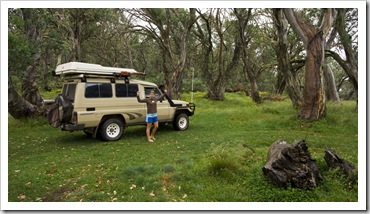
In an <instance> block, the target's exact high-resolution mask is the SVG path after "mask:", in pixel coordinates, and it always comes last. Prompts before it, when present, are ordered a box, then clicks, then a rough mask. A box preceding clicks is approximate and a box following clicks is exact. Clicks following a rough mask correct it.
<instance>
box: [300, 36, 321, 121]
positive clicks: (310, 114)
mask: <svg viewBox="0 0 370 214" xmlns="http://www.w3.org/2000/svg"><path fill="white" fill-rule="evenodd" d="M309 41H310V43H309V44H308V46H307V56H306V66H305V85H304V89H303V98H304V99H303V105H302V107H301V110H300V114H299V116H298V117H299V118H302V119H308V120H313V119H320V118H322V117H324V116H325V114H326V101H325V92H324V87H323V82H322V72H323V70H322V62H323V39H322V33H321V32H317V33H316V35H314V36H313V37H309Z"/></svg>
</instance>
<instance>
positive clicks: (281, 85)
mask: <svg viewBox="0 0 370 214" xmlns="http://www.w3.org/2000/svg"><path fill="white" fill-rule="evenodd" d="M285 87H286V81H285V79H284V77H283V74H282V72H281V70H280V69H279V73H278V74H277V80H276V84H275V93H276V94H279V95H282V94H283V93H284V91H285Z"/></svg>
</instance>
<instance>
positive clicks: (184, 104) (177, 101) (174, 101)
mask: <svg viewBox="0 0 370 214" xmlns="http://www.w3.org/2000/svg"><path fill="white" fill-rule="evenodd" d="M172 102H173V103H174V104H181V105H182V106H186V105H187V104H189V102H186V101H182V100H172Z"/></svg>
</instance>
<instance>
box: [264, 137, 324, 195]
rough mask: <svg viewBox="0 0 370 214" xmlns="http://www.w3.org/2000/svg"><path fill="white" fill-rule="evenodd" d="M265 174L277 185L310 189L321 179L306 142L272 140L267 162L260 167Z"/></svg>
mask: <svg viewBox="0 0 370 214" xmlns="http://www.w3.org/2000/svg"><path fill="white" fill-rule="evenodd" d="M262 171H263V173H264V174H265V176H266V177H267V178H268V179H269V180H270V181H272V182H273V183H274V184H275V185H277V186H279V187H286V186H287V185H288V184H291V186H292V187H298V188H306V189H312V188H314V187H316V186H317V184H318V181H320V180H322V177H321V174H320V171H319V169H318V167H317V165H316V160H315V159H313V158H312V157H311V155H310V152H309V151H308V147H307V143H306V142H305V141H304V140H302V141H299V142H298V141H296V142H294V143H293V144H288V143H286V142H285V141H276V142H274V143H273V144H272V145H271V147H270V149H269V152H268V162H267V163H266V165H265V166H264V167H263V168H262Z"/></svg>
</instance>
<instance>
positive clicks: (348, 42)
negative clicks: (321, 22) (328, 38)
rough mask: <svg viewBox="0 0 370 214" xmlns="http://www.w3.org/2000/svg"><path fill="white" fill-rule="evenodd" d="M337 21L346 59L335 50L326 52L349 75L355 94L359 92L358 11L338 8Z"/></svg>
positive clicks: (337, 28)
mask: <svg viewBox="0 0 370 214" xmlns="http://www.w3.org/2000/svg"><path fill="white" fill-rule="evenodd" d="M336 10H337V18H336V20H335V24H334V25H335V29H336V30H337V31H338V35H339V38H340V43H341V47H340V48H341V49H342V50H344V54H345V58H344V57H342V56H341V55H340V54H338V53H337V52H336V51H334V50H326V53H327V55H328V56H330V57H332V58H333V59H334V60H335V61H337V62H338V64H339V65H340V66H341V67H342V69H343V70H344V72H345V73H346V74H347V77H348V78H349V81H350V82H351V83H352V85H353V89H354V92H355V94H356V99H357V96H358V95H357V92H358V61H357V48H358V45H357V25H358V11H357V9H348V8H347V9H346V8H338V9H336ZM343 58H344V59H343Z"/></svg>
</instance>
